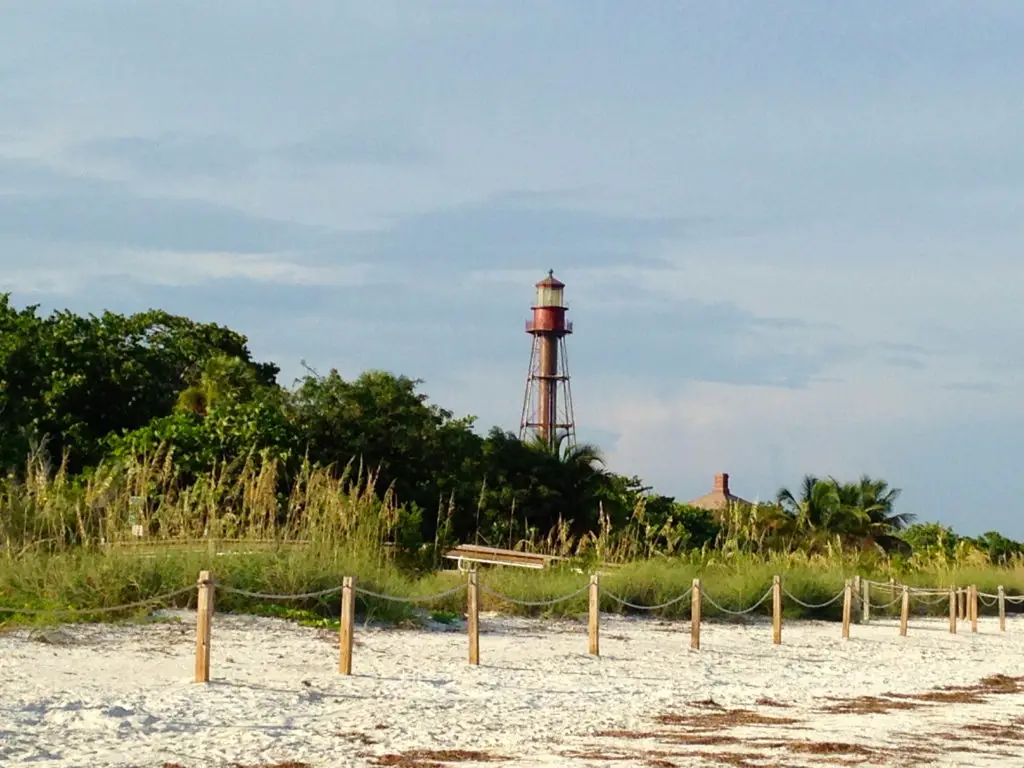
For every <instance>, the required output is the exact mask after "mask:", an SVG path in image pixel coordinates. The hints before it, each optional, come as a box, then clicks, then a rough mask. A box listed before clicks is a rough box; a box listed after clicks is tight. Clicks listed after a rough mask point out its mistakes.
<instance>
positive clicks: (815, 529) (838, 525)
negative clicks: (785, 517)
mask: <svg viewBox="0 0 1024 768" xmlns="http://www.w3.org/2000/svg"><path fill="white" fill-rule="evenodd" d="M776 501H777V502H778V504H779V506H780V507H782V508H783V509H784V510H786V512H788V513H789V514H790V515H792V516H793V517H794V518H795V519H796V527H797V530H798V531H799V532H801V533H804V534H809V535H812V536H816V535H822V534H824V535H830V534H836V533H843V532H845V530H846V529H848V528H849V527H850V520H848V519H846V516H845V515H844V514H843V509H842V503H841V501H840V499H839V493H838V485H837V483H836V482H835V480H833V479H832V478H829V479H827V480H821V479H819V478H817V477H815V476H814V475H804V479H803V482H802V483H801V485H800V497H799V498H797V496H796V495H795V494H794V493H793V492H792V491H790V490H789V489H788V488H780V489H779V492H778V494H777V495H776Z"/></svg>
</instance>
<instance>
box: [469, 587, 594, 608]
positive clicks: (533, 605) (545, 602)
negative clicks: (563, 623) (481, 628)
mask: <svg viewBox="0 0 1024 768" xmlns="http://www.w3.org/2000/svg"><path fill="white" fill-rule="evenodd" d="M480 589H481V591H483V592H486V593H487V594H488V595H490V596H491V597H496V598H498V599H499V600H503V601H505V602H507V603H512V604H513V605H522V606H526V607H530V608H539V607H541V606H547V605H555V604H557V603H564V602H565V601H566V600H571V599H572V598H574V597H578V596H579V595H582V594H583V593H584V592H586V591H587V590H589V589H590V585H589V584H587V585H586V586H585V587H581V588H580V589H577V590H576V591H575V592H573V593H571V594H568V595H565V596H564V597H556V598H554V599H553V600H536V601H533V600H516V599H515V598H512V597H509V596H508V595H503V594H501V593H500V592H495V591H494V590H493V589H488V588H487V587H485V586H484V585H483V584H481V585H480Z"/></svg>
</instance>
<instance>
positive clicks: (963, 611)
mask: <svg viewBox="0 0 1024 768" xmlns="http://www.w3.org/2000/svg"><path fill="white" fill-rule="evenodd" d="M957 600H958V601H959V607H958V612H959V614H960V621H966V620H967V590H965V589H958V590H957Z"/></svg>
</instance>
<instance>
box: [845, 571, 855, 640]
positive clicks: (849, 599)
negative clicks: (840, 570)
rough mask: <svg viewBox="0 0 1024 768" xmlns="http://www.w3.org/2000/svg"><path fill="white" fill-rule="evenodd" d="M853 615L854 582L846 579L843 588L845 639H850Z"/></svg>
mask: <svg viewBox="0 0 1024 768" xmlns="http://www.w3.org/2000/svg"><path fill="white" fill-rule="evenodd" d="M852 615H853V582H852V581H850V579H847V580H846V588H845V589H844V590H843V640H849V639H850V619H851V617H852Z"/></svg>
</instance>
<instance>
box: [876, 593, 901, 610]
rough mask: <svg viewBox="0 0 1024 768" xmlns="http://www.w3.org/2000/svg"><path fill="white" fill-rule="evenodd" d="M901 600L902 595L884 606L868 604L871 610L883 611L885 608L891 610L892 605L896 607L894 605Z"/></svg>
mask: <svg viewBox="0 0 1024 768" xmlns="http://www.w3.org/2000/svg"><path fill="white" fill-rule="evenodd" d="M902 599H903V595H900V596H899V597H897V598H896V599H895V600H893V601H892V602H890V603H886V604H885V605H875V604H874V603H870V605H871V607H872V608H877V609H878V610H880V611H884V610H885V609H886V608H892V607H893V606H894V605H896V603H898V602H899V601H900V600H902Z"/></svg>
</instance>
